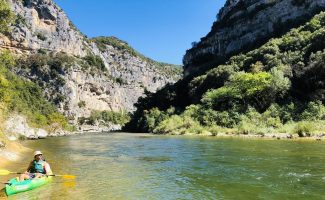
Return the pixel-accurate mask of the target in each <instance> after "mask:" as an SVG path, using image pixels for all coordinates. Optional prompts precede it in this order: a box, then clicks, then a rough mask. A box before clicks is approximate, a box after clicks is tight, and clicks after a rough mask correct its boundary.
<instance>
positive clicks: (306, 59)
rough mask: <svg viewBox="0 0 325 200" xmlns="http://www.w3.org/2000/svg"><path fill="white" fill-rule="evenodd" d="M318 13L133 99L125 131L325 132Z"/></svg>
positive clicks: (323, 26)
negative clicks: (196, 72) (212, 65)
mask: <svg viewBox="0 0 325 200" xmlns="http://www.w3.org/2000/svg"><path fill="white" fill-rule="evenodd" d="M324 41H325V13H324V12H323V13H321V14H319V15H316V16H315V17H314V18H313V19H312V20H311V21H309V22H308V23H306V24H305V25H304V26H301V27H299V28H296V29H292V30H291V31H290V32H289V33H287V34H286V35H284V36H283V37H281V38H276V39H271V40H270V41H269V42H267V43H266V44H265V45H263V46H261V47H260V48H258V49H255V50H253V51H250V52H248V53H245V54H239V55H237V56H233V57H232V58H230V59H229V60H228V61H227V62H226V63H225V64H224V65H219V66H216V67H215V68H213V69H211V70H209V71H208V72H206V73H205V74H203V75H201V76H198V77H194V78H190V77H186V78H185V79H183V80H181V81H179V82H178V83H176V84H175V85H173V86H170V85H169V86H166V87H165V88H163V89H162V90H160V91H158V92H157V94H148V96H147V97H146V98H141V99H140V100H139V102H138V103H137V108H138V110H137V111H136V112H135V114H134V116H133V119H132V121H131V122H130V123H129V124H128V126H127V128H129V129H131V130H133V131H150V132H154V133H171V134H184V133H202V132H205V131H209V132H211V133H212V134H217V133H219V132H235V133H244V134H246V133H257V134H264V133H275V132H285V133H297V134H299V135H300V136H305V135H309V134H318V133H319V134H320V133H323V132H324V131H325V127H324V126H323V125H322V124H324V123H323V122H324V121H322V120H325V113H324V110H325V107H324V104H323V103H324V102H325V96H324V91H325V88H324V85H325V82H324V80H325V79H324V78H325V74H324V66H325V50H324V47H325V43H324Z"/></svg>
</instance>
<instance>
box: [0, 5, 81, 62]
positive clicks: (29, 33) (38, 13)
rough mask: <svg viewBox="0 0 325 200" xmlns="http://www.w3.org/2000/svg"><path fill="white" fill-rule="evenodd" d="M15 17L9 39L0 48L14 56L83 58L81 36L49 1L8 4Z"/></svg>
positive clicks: (2, 40)
mask: <svg viewBox="0 0 325 200" xmlns="http://www.w3.org/2000/svg"><path fill="white" fill-rule="evenodd" d="M9 3H10V5H11V7H12V10H13V12H14V13H15V14H16V16H17V17H16V20H15V24H14V25H13V27H12V31H11V34H10V35H9V36H2V39H1V41H0V45H1V47H2V48H8V49H11V50H13V51H16V52H17V53H35V52H37V51H54V52H66V53H68V54H72V55H75V56H85V55H86V48H85V46H86V44H85V40H84V36H83V35H82V34H81V33H80V32H79V31H78V30H77V29H76V28H75V27H74V26H73V25H72V23H71V22H70V20H69V19H68V18H67V16H66V15H65V13H64V12H63V11H62V10H61V9H60V8H59V7H58V6H56V4H55V3H54V2H53V1H52V0H24V1H21V0H9Z"/></svg>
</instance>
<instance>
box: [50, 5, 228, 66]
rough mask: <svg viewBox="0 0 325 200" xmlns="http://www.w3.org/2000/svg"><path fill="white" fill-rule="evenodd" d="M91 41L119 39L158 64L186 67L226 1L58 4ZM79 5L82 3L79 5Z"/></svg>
mask: <svg viewBox="0 0 325 200" xmlns="http://www.w3.org/2000/svg"><path fill="white" fill-rule="evenodd" d="M54 1H55V2H56V3H57V4H58V5H59V6H60V7H61V8H62V9H63V10H64V11H65V12H66V14H67V15H68V17H69V18H70V20H71V21H72V22H73V23H74V24H75V25H76V26H77V27H78V29H79V30H80V31H81V32H83V33H84V34H85V35H87V36H88V37H89V38H92V37H96V36H115V37H117V38H119V39H121V40H124V41H126V42H127V43H129V44H130V46H131V47H133V48H134V49H136V50H137V51H138V52H140V53H142V54H143V55H145V56H147V57H149V58H152V59H154V60H156V61H160V62H166V63H171V64H178V65H180V64H182V59H183V56H184V54H185V52H186V50H187V49H189V48H191V43H192V42H194V41H200V38H201V37H204V36H206V35H207V34H208V32H209V31H210V30H211V26H212V24H213V22H214V21H215V20H216V16H217V13H218V11H219V9H220V8H221V7H222V6H223V4H224V2H225V0H78V1H74V0H54ZM76 2H78V3H76Z"/></svg>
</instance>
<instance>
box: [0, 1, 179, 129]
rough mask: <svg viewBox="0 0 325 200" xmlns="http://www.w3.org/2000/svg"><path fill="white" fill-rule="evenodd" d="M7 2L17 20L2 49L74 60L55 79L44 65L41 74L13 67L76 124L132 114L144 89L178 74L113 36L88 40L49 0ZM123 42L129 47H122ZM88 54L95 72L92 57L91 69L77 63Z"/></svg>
mask: <svg viewBox="0 0 325 200" xmlns="http://www.w3.org/2000/svg"><path fill="white" fill-rule="evenodd" d="M9 3H10V5H11V7H12V10H13V11H14V13H15V14H16V21H15V23H14V24H13V25H12V31H11V33H10V34H9V35H1V36H0V48H1V49H9V50H10V51H12V52H14V53H15V54H18V55H19V56H21V57H27V56H28V55H34V54H42V55H55V54H56V53H59V52H60V53H65V54H66V55H68V56H69V57H71V58H73V59H74V61H73V64H71V65H69V66H68V67H66V66H59V68H62V70H61V69H59V70H58V71H55V73H56V74H57V75H56V77H55V79H50V78H51V76H52V75H51V74H50V73H51V72H54V71H53V69H52V68H51V66H50V65H48V64H45V65H44V66H41V68H42V69H43V71H42V73H37V72H35V71H37V70H35V69H32V68H30V69H27V68H26V67H22V68H17V69H13V71H14V72H15V73H16V74H18V75H20V76H23V77H25V78H26V79H30V80H31V81H33V82H36V83H38V84H39V85H40V86H41V87H42V88H43V89H44V91H45V93H44V95H45V97H46V98H47V99H48V100H50V101H52V102H54V103H55V104H56V105H57V106H58V108H59V110H60V111H61V112H62V113H64V114H65V115H66V116H67V117H68V118H69V119H70V120H71V122H73V123H75V124H76V123H77V120H78V118H79V117H89V115H90V113H91V111H93V110H99V111H103V110H109V111H122V110H123V111H124V110H125V111H127V112H132V111H133V110H134V105H133V104H134V103H136V102H137V100H138V98H139V97H140V96H143V95H144V93H145V91H150V92H155V91H156V90H157V89H158V88H161V87H163V86H164V85H166V84H167V83H174V82H175V81H176V80H178V79H179V78H180V76H181V70H179V69H177V67H176V66H173V65H168V64H163V63H158V62H155V61H152V60H150V59H148V58H146V57H144V56H142V55H141V54H138V53H134V52H136V51H135V50H133V49H132V48H131V47H129V46H128V45H127V43H125V42H123V41H120V40H118V39H116V38H110V39H113V43H112V44H106V43H105V44H102V43H98V41H97V40H96V39H88V38H87V37H86V36H84V35H83V34H82V33H80V31H78V30H77V29H76V28H75V26H73V24H72V23H71V21H70V20H69V19H68V18H67V16H66V15H65V13H64V12H63V11H62V10H61V9H60V8H59V7H58V6H57V5H56V4H55V3H54V2H53V0H23V1H22V0H9ZM121 44H123V46H124V47H125V48H127V49H128V50H126V49H121V48H120V47H121ZM130 50H131V51H130ZM85 58H86V59H85ZM87 58H88V59H94V58H95V59H96V62H99V63H100V64H101V65H102V66H101V67H102V68H103V69H100V70H93V69H92V68H91V67H93V66H92V65H94V64H93V63H91V62H92V60H91V62H90V64H89V65H90V68H89V69H85V68H83V66H82V64H80V63H84V62H85V60H87ZM27 60H28V59H27ZM63 64H64V63H63ZM49 77H50V78H49ZM58 99H59V100H58Z"/></svg>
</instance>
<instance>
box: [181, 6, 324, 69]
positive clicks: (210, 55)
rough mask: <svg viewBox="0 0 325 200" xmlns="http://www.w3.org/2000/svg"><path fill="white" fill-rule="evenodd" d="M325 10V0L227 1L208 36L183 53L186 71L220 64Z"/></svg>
mask: <svg viewBox="0 0 325 200" xmlns="http://www.w3.org/2000/svg"><path fill="white" fill-rule="evenodd" d="M320 10H325V0H227V2H226V4H225V6H224V7H223V8H222V9H221V10H220V12H219V14H218V19H217V21H216V22H215V23H214V24H213V26H212V30H211V31H210V32H209V33H208V34H207V36H205V37H203V38H201V41H200V42H198V43H193V48H192V49H190V50H188V51H187V52H186V55H185V56H184V59H183V62H184V74H185V75H188V74H191V73H193V72H195V71H199V70H204V69H207V68H209V67H211V66H212V67H213V65H215V64H220V63H221V62H223V61H224V60H225V59H226V58H228V57H229V56H231V55H233V54H235V53H238V52H242V51H248V50H251V49H253V48H254V47H257V46H259V45H261V44H263V43H264V42H265V41H267V40H268V39H270V38H272V37H274V36H277V35H278V34H282V33H283V32H286V31H288V30H289V29H290V28H292V27H295V26H298V25H300V24H301V23H303V22H305V21H307V20H309V19H310V18H311V17H312V16H314V15H315V14H316V13H318V12H319V11H320Z"/></svg>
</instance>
